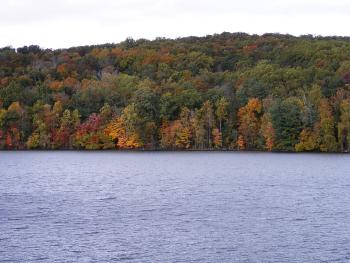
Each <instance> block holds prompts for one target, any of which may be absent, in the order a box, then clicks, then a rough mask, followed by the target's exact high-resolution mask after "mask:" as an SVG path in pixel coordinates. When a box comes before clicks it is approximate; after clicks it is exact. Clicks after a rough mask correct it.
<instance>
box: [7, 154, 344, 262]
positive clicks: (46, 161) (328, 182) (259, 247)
mask: <svg viewBox="0 0 350 263" xmlns="http://www.w3.org/2000/svg"><path fill="white" fill-rule="evenodd" d="M331 261H332V262H349V261H350V155H337V154H334V155H328V154H269V153H230V152H224V153H219V152H213V153H208V152H202V153H198V152H191V153H188V152H186V153H164V152H162V153H121V152H0V262H331Z"/></svg>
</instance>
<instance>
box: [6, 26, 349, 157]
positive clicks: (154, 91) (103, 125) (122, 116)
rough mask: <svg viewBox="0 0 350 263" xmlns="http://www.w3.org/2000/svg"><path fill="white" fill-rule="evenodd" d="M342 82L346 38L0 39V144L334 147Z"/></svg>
mask: <svg viewBox="0 0 350 263" xmlns="http://www.w3.org/2000/svg"><path fill="white" fill-rule="evenodd" d="M349 83H350V38H349V37H336V36H334V37H317V36H315V37H314V36H312V35H305V36H300V37H295V36H291V35H281V34H264V35H261V36H259V35H248V34H245V33H227V32H225V33H222V34H216V35H210V36H206V37H185V38H179V39H165V38H158V39H156V40H154V41H149V40H145V39H139V40H133V39H131V38H128V39H126V40H125V41H123V42H121V43H119V44H105V45H96V46H82V47H72V48H68V49H60V50H51V49H41V48H40V47H38V46H34V45H33V46H28V47H22V48H17V49H13V48H11V47H4V48H1V49H0V149H145V150H155V149H163V150H207V149H217V150H219V149H225V150H226V149H230V150H266V151H324V152H345V151H348V150H349V147H350V91H349Z"/></svg>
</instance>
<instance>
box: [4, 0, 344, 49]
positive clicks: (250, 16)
mask: <svg viewBox="0 0 350 263" xmlns="http://www.w3.org/2000/svg"><path fill="white" fill-rule="evenodd" d="M349 10H350V1H346V0H333V1H325V0H279V1H278V0H265V1H263V0H260V1H259V0H246V1H241V0H240V1H237V0H231V1H230V0H216V1H212V0H210V1H209V0H187V1H186V0H162V1H161V0H158V1H155V0H124V1H119V0H5V1H2V3H1V9H0V46H6V45H12V46H14V47H18V46H23V45H30V44H39V45H40V46H43V47H48V48H60V47H69V46H76V45H87V44H101V43H106V42H119V41H122V40H124V39H125V38H126V37H128V36H131V37H134V38H149V39H153V38H155V37H157V36H161V37H163V36H164V37H172V38H174V37H180V36H188V35H198V36H201V35H207V34H213V33H221V32H223V31H229V32H247V33H258V34H263V33H266V32H279V33H290V34H294V35H300V34H309V33H310V34H317V35H350V28H349V27H348V26H347V22H348V21H347V20H348V17H349V12H350V11H349Z"/></svg>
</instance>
